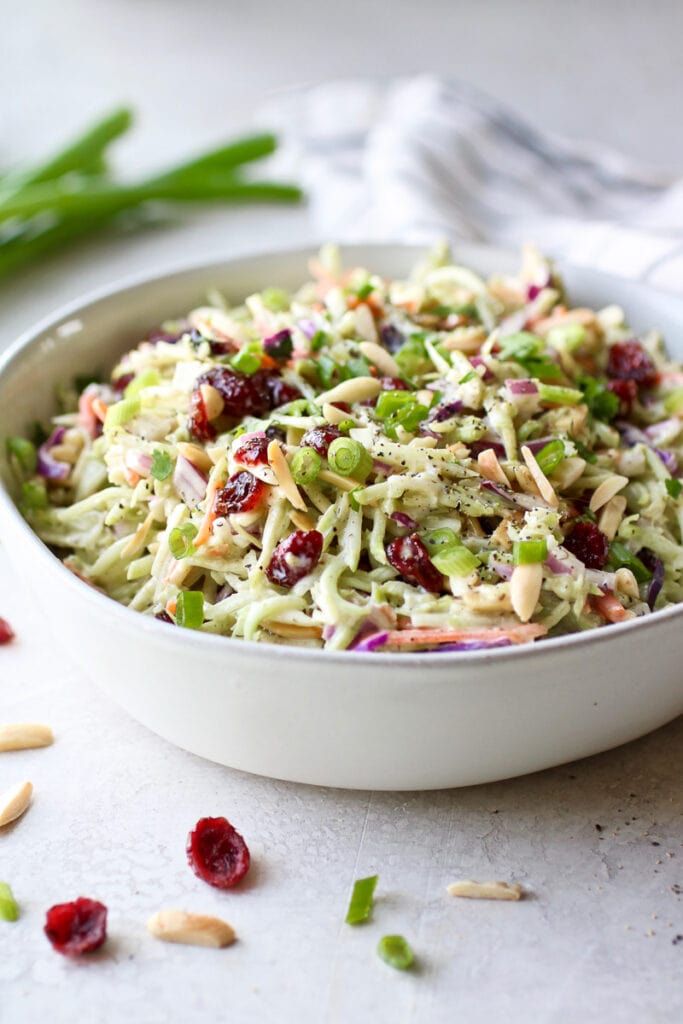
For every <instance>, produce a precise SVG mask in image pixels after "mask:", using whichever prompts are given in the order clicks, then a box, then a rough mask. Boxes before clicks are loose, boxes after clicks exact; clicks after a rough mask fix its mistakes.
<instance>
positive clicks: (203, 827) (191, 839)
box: [186, 818, 250, 889]
mask: <svg viewBox="0 0 683 1024" xmlns="http://www.w3.org/2000/svg"><path fill="white" fill-rule="evenodd" d="M186 849H187V860H188V863H189V865H190V867H191V868H192V870H193V871H194V873H195V875H196V876H197V878H201V879H202V881H204V882H208V883H209V885H215V886H216V888H217V889H229V888H230V887H231V886H233V885H235V884H236V883H237V882H239V880H240V878H244V876H245V875H246V873H247V871H248V870H249V862H250V857H249V850H248V849H247V844H246V843H245V841H244V839H242V836H241V835H240V834H239V832H236V831H235V829H234V828H233V827H232V825H231V824H230V822H229V821H228V819H227V818H200V819H199V821H198V822H197V824H196V825H195V827H194V830H193V831H192V832H190V834H189V835H188V837H187V847H186Z"/></svg>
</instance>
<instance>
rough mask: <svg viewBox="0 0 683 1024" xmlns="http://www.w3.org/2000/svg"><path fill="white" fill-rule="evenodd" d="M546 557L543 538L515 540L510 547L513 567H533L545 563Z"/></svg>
mask: <svg viewBox="0 0 683 1024" xmlns="http://www.w3.org/2000/svg"><path fill="white" fill-rule="evenodd" d="M547 557H548V544H547V541H546V540H545V538H541V539H540V540H516V541H515V542H514V544H513V545H512V561H513V564H514V565H533V564H535V563H536V562H545V560H546V558H547Z"/></svg>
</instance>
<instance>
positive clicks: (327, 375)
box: [316, 353, 339, 388]
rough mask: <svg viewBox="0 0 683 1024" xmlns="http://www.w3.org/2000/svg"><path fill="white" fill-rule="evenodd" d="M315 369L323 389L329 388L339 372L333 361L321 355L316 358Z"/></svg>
mask: <svg viewBox="0 0 683 1024" xmlns="http://www.w3.org/2000/svg"><path fill="white" fill-rule="evenodd" d="M316 367H317V370H318V377H319V378H320V383H321V384H322V386H323V387H324V388H329V387H331V385H332V381H333V379H334V375H335V373H338V372H339V367H338V366H337V364H336V363H335V361H334V359H332V358H331V357H330V356H326V355H325V354H324V353H323V355H321V356H318V361H317V363H316Z"/></svg>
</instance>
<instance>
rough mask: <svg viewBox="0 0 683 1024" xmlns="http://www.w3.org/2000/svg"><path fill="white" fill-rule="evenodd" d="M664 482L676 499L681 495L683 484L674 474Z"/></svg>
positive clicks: (668, 491)
mask: <svg viewBox="0 0 683 1024" xmlns="http://www.w3.org/2000/svg"><path fill="white" fill-rule="evenodd" d="M664 484H665V486H666V490H667V493H668V494H669V495H670V496H671V497H672V498H673V499H674V500H676V499H677V498H679V497H680V495H681V491H682V490H683V484H682V483H681V481H680V480H678V479H677V478H676V477H673V476H672V477H671V479H670V480H665V481H664Z"/></svg>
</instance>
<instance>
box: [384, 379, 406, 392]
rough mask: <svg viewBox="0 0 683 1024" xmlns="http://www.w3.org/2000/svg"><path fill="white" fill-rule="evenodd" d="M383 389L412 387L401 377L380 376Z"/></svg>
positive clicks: (403, 389) (404, 389) (397, 389)
mask: <svg viewBox="0 0 683 1024" xmlns="http://www.w3.org/2000/svg"><path fill="white" fill-rule="evenodd" d="M379 382H380V384H381V385H382V391H410V388H409V387H408V385H407V384H406V382H405V381H404V380H401V378H400V377H380V378H379Z"/></svg>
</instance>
